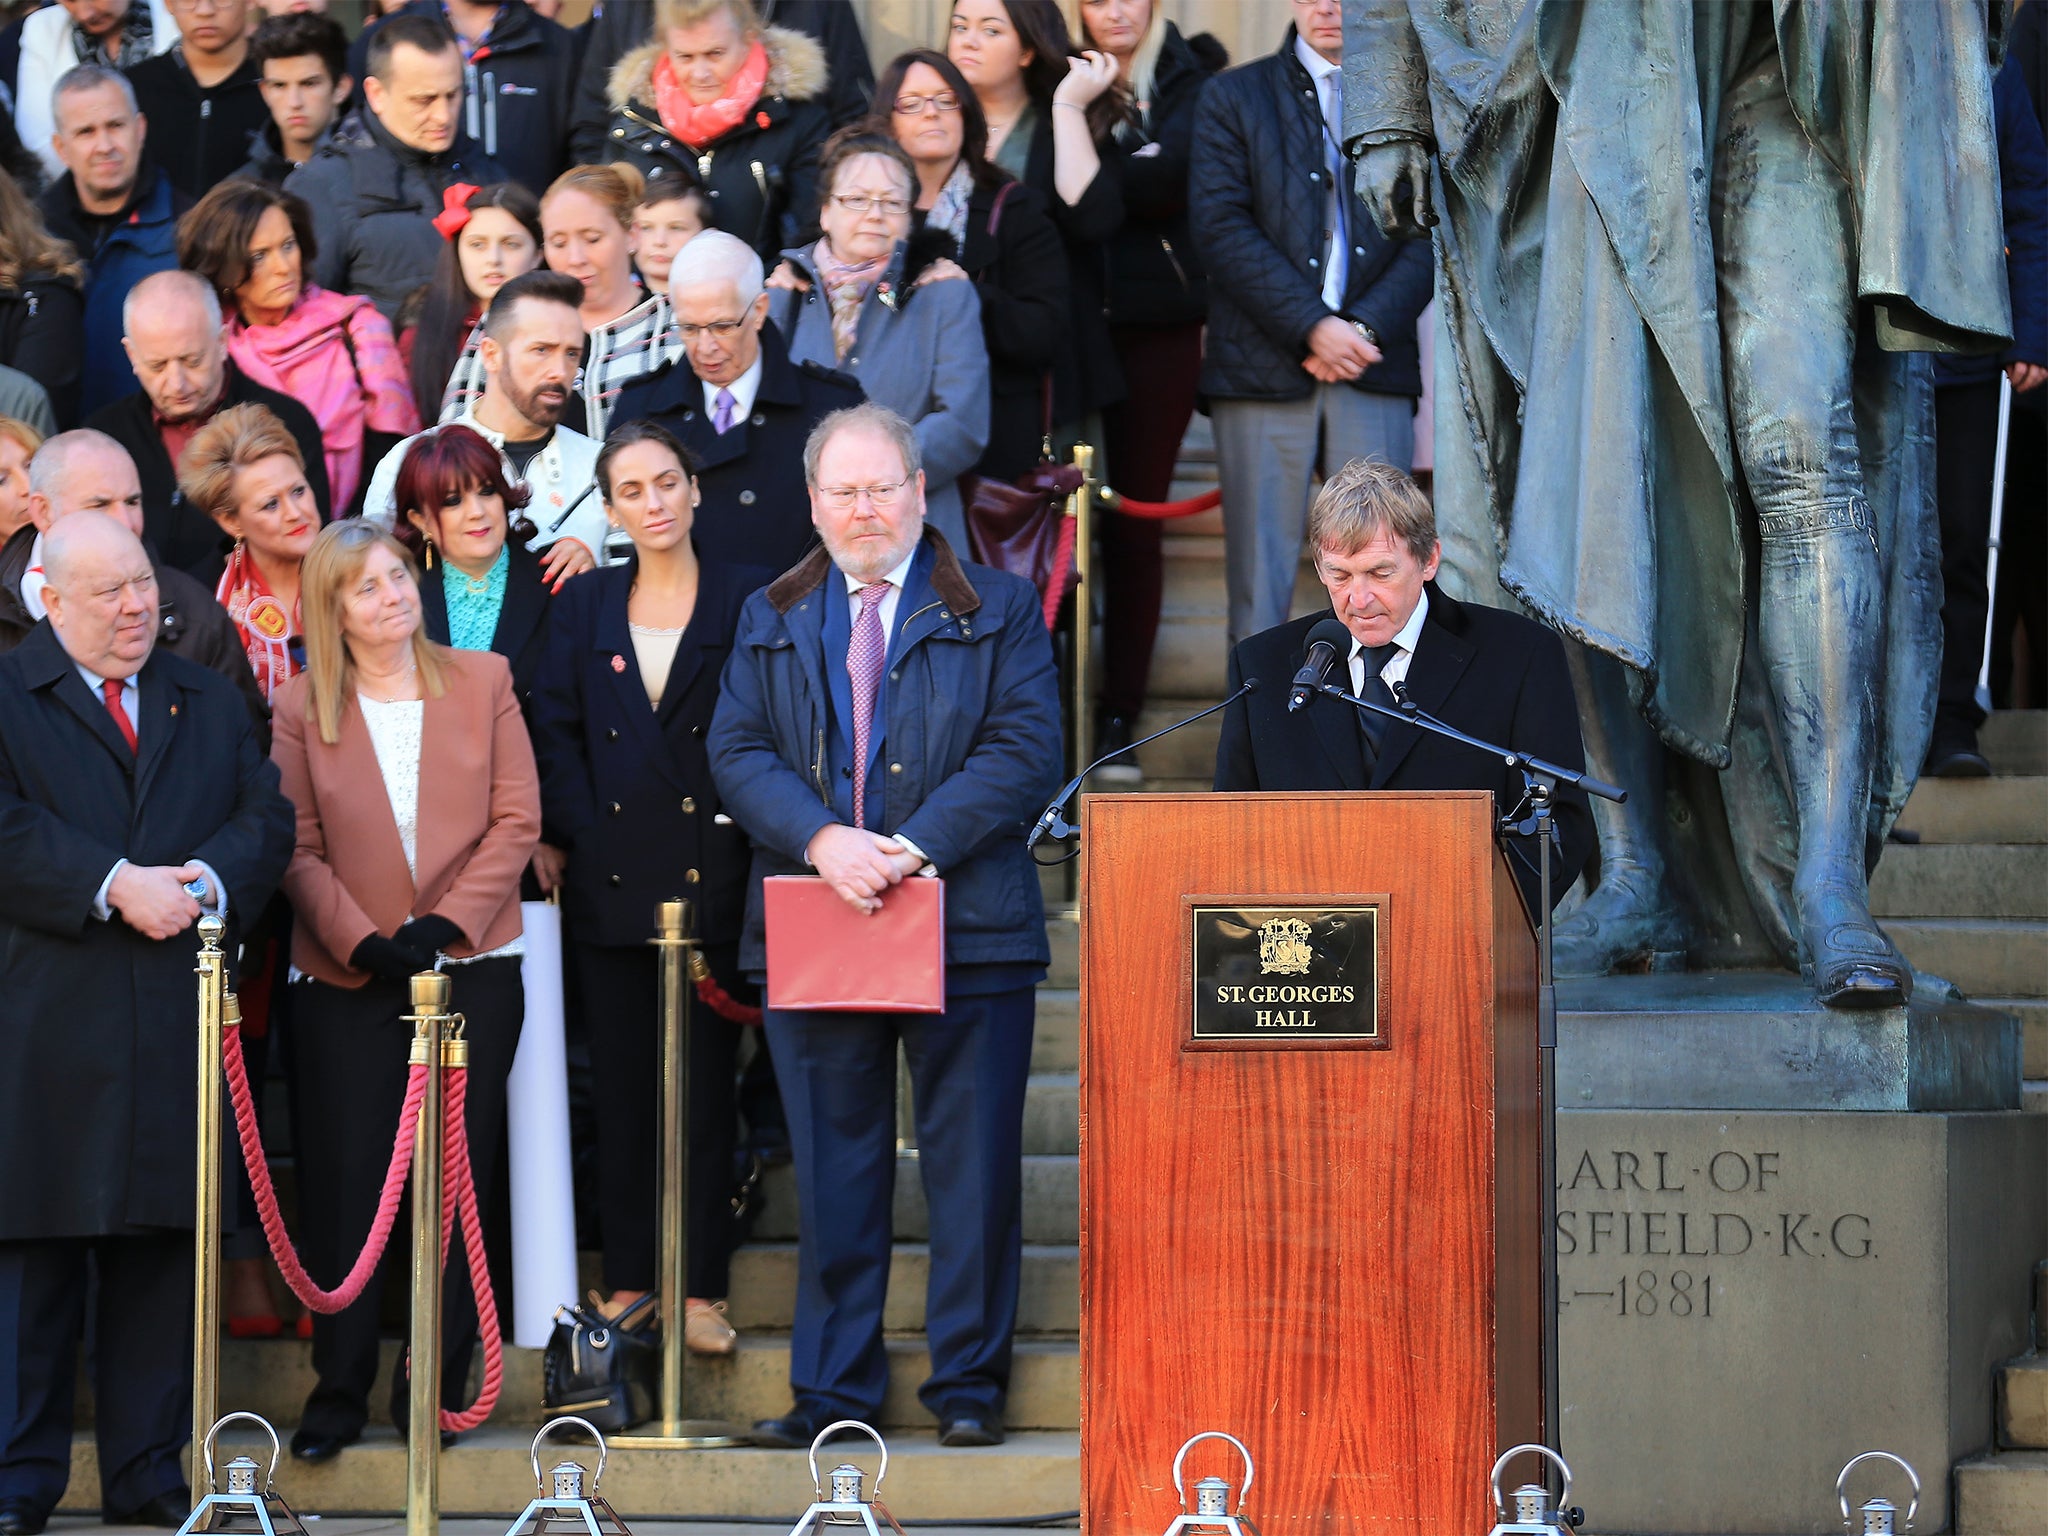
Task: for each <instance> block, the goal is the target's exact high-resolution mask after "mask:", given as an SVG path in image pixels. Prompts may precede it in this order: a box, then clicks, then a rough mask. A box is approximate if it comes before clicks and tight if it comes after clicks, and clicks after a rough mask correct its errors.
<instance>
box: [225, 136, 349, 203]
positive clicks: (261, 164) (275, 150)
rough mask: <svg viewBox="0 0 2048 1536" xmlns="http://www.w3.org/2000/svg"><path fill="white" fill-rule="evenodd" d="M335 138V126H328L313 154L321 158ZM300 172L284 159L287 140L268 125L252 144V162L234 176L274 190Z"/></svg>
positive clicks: (295, 166)
mask: <svg viewBox="0 0 2048 1536" xmlns="http://www.w3.org/2000/svg"><path fill="white" fill-rule="evenodd" d="M333 137H334V124H333V123H329V124H328V125H327V132H325V133H324V134H322V135H321V136H320V142H319V143H318V144H315V145H314V146H313V153H314V154H316V155H317V154H319V153H320V151H321V150H323V149H325V148H326V147H327V141H328V140H329V139H331V138H333ZM309 158H310V157H309ZM298 168H299V162H297V161H293V160H289V159H287V158H286V157H285V152H284V140H283V139H282V138H281V137H280V136H279V135H278V131H277V124H276V122H275V121H271V122H266V123H265V124H264V125H263V126H262V128H260V129H259V130H258V131H257V133H256V136H255V137H254V138H252V139H251V140H249V158H248V159H247V160H245V161H243V162H242V168H241V169H240V170H239V171H237V172H235V174H236V175H237V176H240V177H241V178H242V179H243V180H245V181H260V182H264V183H267V184H268V185H270V186H273V187H281V186H283V185H284V181H285V178H286V177H287V176H289V175H291V173H292V172H293V171H296V170H297V169H298Z"/></svg>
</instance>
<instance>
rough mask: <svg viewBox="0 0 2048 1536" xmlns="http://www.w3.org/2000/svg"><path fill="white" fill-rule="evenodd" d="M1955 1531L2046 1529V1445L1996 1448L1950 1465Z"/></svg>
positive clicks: (2022, 1533) (1987, 1533)
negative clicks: (1953, 1470)
mask: <svg viewBox="0 0 2048 1536" xmlns="http://www.w3.org/2000/svg"><path fill="white" fill-rule="evenodd" d="M1955 1530H1956V1536H2041V1532H2043V1531H2048V1451H1999V1452H1996V1453H1995V1454H1993V1455H1990V1456H1973V1457H1971V1458H1970V1459H1969V1460H1968V1461H1964V1462H1960V1463H1958V1464H1957V1466H1956V1474H1955Z"/></svg>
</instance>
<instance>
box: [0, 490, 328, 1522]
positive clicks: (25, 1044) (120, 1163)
mask: <svg viewBox="0 0 2048 1536" xmlns="http://www.w3.org/2000/svg"><path fill="white" fill-rule="evenodd" d="M44 570H45V574H46V575H47V577H48V585H47V587H46V588H45V589H44V594H43V596H44V602H45V604H46V606H47V610H48V613H47V617H45V618H44V619H43V620H42V622H41V623H39V624H37V626H36V627H35V629H34V630H33V631H31V632H30V634H29V636H28V638H27V639H26V640H24V641H23V642H22V643H21V644H20V645H19V646H17V647H16V648H15V649H14V650H12V651H10V652H8V653H7V654H6V655H5V656H0V871H4V875H0V1062H5V1063H6V1066H5V1070H4V1071H0V1190H5V1191H6V1195H5V1198H4V1199H0V1380H6V1381H8V1382H9V1383H10V1386H9V1389H8V1392H7V1395H6V1398H5V1400H4V1402H0V1533H5V1536H33V1533H34V1532H36V1531H40V1530H41V1529H42V1528H43V1525H44V1523H45V1522H46V1521H47V1520H48V1519H49V1516H50V1512H51V1511H52V1510H53V1509H55V1508H56V1506H57V1502H58V1500H59V1499H60V1498H62V1497H63V1493H64V1487H65V1483H66V1482H67V1480H68V1478H69V1476H70V1469H71V1426H72V1396H73V1386H74V1383H75V1381H76V1378H77V1356H78V1346H79V1343H80V1341H81V1339H82V1338H83V1336H84V1333H85V1325H86V1316H85V1314H86V1301H87V1296H88V1287H87V1277H88V1266H87V1261H88V1259H90V1260H91V1261H92V1269H93V1270H94V1271H96V1273H97V1276H98V1288H97V1291H96V1293H94V1294H95V1296H96V1300H95V1302H94V1312H93V1332H94V1349H93V1400H94V1403H95V1414H94V1418H95V1434H96V1436H97V1438H98V1442H99V1470H100V1500H101V1508H102V1510H103V1511H104V1513H105V1517H106V1519H107V1521H108V1522H109V1523H111V1524H138V1523H139V1524H145V1525H172V1526H175V1525H177V1524H178V1523H180V1521H181V1520H182V1519H183V1517H184V1514H185V1512H186V1511H187V1510H188V1509H189V1508H190V1507H191V1505H190V1494H189V1493H188V1492H187V1489H186V1484H185V1476H184V1471H183V1469H182V1467H181V1466H180V1464H179V1452H180V1450H181V1449H182V1447H183V1446H184V1443H185V1441H186V1439H187V1437H188V1435H189V1432H190V1429H191V1419H190V1413H191V1393H192V1382H191V1374H192V1371H191V1368H192V1349H191V1324H192V1220H193V1190H192V1147H193V1137H194V1134H195V1127H194V1121H193V1114H194V1110H193V1098H192V1070H193V1066H192V1064H193V1059H194V1053H195V1051H196V1050H197V1049H198V1037H197V1033H196V1031H197V1017H196V1008H195V1003H194V997H193V980H192V972H193V960H194V956H195V954H196V953H197V952H198V948H199V940H198V934H197V931H196V925H197V923H198V921H199V919H200V917H201V915H202V914H203V913H208V912H210V913H213V914H215V915H218V916H221V917H223V918H226V919H227V920H228V922H229V924H230V932H231V933H232V925H233V923H234V922H235V920H236V919H238V918H239V917H241V916H243V915H245V914H253V913H256V912H260V911H261V910H262V909H263V906H264V903H265V902H267V901H268V900H269V899H270V893H271V891H272V889H273V888H274V887H275V886H276V884H277V882H278V881H279V879H281V878H282V876H283V874H284V869H285V865H286V863H287V862H288V861H289V860H290V858H291V853H292V843H293V836H294V826H293V815H292V807H291V804H290V802H289V801H287V800H286V799H285V797H284V795H283V794H282V793H281V792H280V790H279V788H278V775H277V769H276V768H274V767H272V766H271V763H270V761H269V759H268V758H267V757H265V756H264V754H263V752H262V750H261V749H260V748H259V747H258V745H257V740H256V722H255V721H254V720H253V719H251V718H250V715H249V711H248V709H247V708H246V707H245V706H244V704H243V701H242V697H241V695H240V694H239V693H238V692H237V691H236V690H235V687H234V685H233V684H231V683H229V682H228V681H227V680H226V679H225V678H223V677H221V676H220V675H219V674H218V673H216V672H212V671H209V670H208V669H207V668H205V667H201V666H197V665H195V664H194V663H192V662H189V661H187V660H185V659H184V658H182V657H179V656H175V655H171V654H169V653H168V652H164V651H160V650H158V649H157V648H156V640H157V635H158V628H159V626H158V622H157V585H156V576H155V572H154V570H153V569H152V567H151V565H150V559H149V555H148V553H147V552H146V551H145V550H144V549H143V547H142V542H141V540H140V539H138V538H137V537H136V536H135V534H134V533H133V532H132V531H130V529H129V528H128V527H126V526H125V525H124V524H123V523H122V522H121V521H120V520H118V519H117V518H114V517H110V516H108V515H106V514H104V513H99V512H78V513H74V514H72V515H71V516H68V517H66V518H64V519H63V520H62V521H61V522H59V523H57V524H56V525H55V526H53V527H52V528H51V529H50V531H49V533H48V535H47V536H46V538H45V540H44ZM229 952H230V953H232V949H230V951H229Z"/></svg>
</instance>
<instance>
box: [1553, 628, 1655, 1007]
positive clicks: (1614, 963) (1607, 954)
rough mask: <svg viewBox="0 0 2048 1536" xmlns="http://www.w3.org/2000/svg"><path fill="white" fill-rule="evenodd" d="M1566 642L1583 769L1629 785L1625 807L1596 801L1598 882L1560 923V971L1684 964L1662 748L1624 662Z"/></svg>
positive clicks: (1598, 972)
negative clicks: (1672, 884)
mask: <svg viewBox="0 0 2048 1536" xmlns="http://www.w3.org/2000/svg"><path fill="white" fill-rule="evenodd" d="M1564 648H1565V655H1566V657H1567V659H1568V661H1569V663H1570V666H1571V670H1572V687H1573V689H1574V690H1575V691H1576V692H1577V694H1578V696H1579V720H1580V724H1581V726H1582V728H1583V730H1584V733H1585V740H1586V768H1587V771H1588V772H1590V773H1592V774H1593V775H1594V776H1595V777H1598V778H1602V779H1605V780H1607V781H1608V782H1609V783H1610V784H1624V785H1626V786H1628V803H1627V804H1626V805H1615V804H1613V803H1611V802H1610V801H1606V800H1600V799H1595V800H1594V801H1593V825H1594V827H1595V829H1596V830H1597V831H1598V832H1599V834H1600V883H1599V885H1598V886H1596V887H1595V888H1594V890H1593V893H1592V894H1591V895H1590V896H1588V897H1587V898H1586V899H1585V900H1584V901H1583V902H1581V903H1580V904H1579V905H1578V907H1577V908H1576V909H1575V910H1573V912H1572V913H1571V914H1570V915H1569V916H1567V917H1564V918H1561V919H1559V921H1558V924H1557V929H1556V938H1555V942H1556V946H1557V948H1556V965H1557V973H1558V975H1560V976H1608V975H1612V974H1613V973H1615V972H1616V971H1628V970H1642V969H1648V970H1653V971H1662V970H1678V969H1681V968H1682V967H1683V966H1684V964H1685V950H1686V942H1685V926H1684V922H1683V919H1682V918H1681V917H1680V915H1679V912H1678V909H1677V907H1676V906H1675V905H1674V904H1673V902H1672V899H1671V891H1670V888H1669V886H1668V885H1667V884H1666V882H1665V874H1664V871H1665V851H1664V748H1663V746H1662V744H1661V743H1659V742H1658V740H1657V735H1656V732H1655V731H1653V730H1652V729H1651V728H1650V725H1649V723H1648V722H1647V721H1645V720H1644V719H1643V715H1642V711H1641V710H1640V709H1638V708H1637V707H1636V704H1635V701H1634V700H1633V699H1632V698H1631V697H1630V695H1629V688H1628V678H1627V675H1626V673H1625V672H1624V671H1623V670H1622V665H1621V663H1620V662H1618V661H1616V660H1615V659H1614V658H1613V657H1612V656H1608V655H1606V654H1604V653H1602V652H1599V651H1594V650H1590V649H1588V648H1587V647H1585V646H1582V645H1580V644H1578V643H1577V642H1576V641H1572V640H1567V641H1566V642H1565V646H1564Z"/></svg>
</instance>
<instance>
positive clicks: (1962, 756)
mask: <svg viewBox="0 0 2048 1536" xmlns="http://www.w3.org/2000/svg"><path fill="white" fill-rule="evenodd" d="M1920 773H1921V776H1922V777H1924V778H1930V779H1988V778H1990V777H1991V760H1990V759H1989V758H1987V757H1985V755H1984V754H1983V753H1982V752H1980V751H1978V750H1977V730H1976V727H1975V726H1971V725H1965V724H1963V723H1962V722H1961V721H1959V720H1954V719H1949V720H1937V721H1936V722H1935V725H1934V740H1933V741H1932V742H1930V743H1929V744H1928V747H1927V762H1926V764H1925V765H1924V766H1923V767H1922V768H1921V769H1920Z"/></svg>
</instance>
